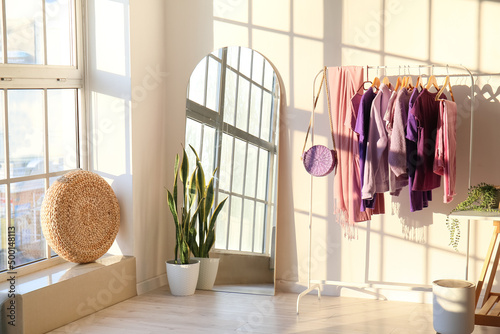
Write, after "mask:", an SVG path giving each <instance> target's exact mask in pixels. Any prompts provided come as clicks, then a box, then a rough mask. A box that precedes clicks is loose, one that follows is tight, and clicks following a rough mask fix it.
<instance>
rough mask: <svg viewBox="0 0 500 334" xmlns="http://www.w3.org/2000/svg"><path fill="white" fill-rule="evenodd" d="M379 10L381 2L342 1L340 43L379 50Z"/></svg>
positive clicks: (365, 0) (363, 0)
mask: <svg viewBox="0 0 500 334" xmlns="http://www.w3.org/2000/svg"><path fill="white" fill-rule="evenodd" d="M360 8H362V9H363V10H360ZM381 8H382V4H381V0H378V1H373V0H362V1H344V2H343V11H344V12H343V16H342V17H343V20H344V21H343V22H342V43H343V44H344V45H351V46H356V47H358V48H362V49H370V50H380V34H381V29H380V27H381V22H382V21H381V11H382V10H381ZM365 62H366V61H365Z"/></svg>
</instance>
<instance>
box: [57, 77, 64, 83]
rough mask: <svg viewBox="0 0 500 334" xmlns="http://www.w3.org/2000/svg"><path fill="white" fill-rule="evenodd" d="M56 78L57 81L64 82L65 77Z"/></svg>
mask: <svg viewBox="0 0 500 334" xmlns="http://www.w3.org/2000/svg"><path fill="white" fill-rule="evenodd" d="M56 80H57V81H59V82H66V78H57V79H56Z"/></svg>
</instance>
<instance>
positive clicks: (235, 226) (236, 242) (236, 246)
mask: <svg viewBox="0 0 500 334" xmlns="http://www.w3.org/2000/svg"><path fill="white" fill-rule="evenodd" d="M241 202H242V200H241V198H240V197H236V196H231V210H230V211H231V217H230V223H229V242H228V247H227V248H228V249H229V250H240V235H241V204H242V203H241Z"/></svg>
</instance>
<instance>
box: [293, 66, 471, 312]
mask: <svg viewBox="0 0 500 334" xmlns="http://www.w3.org/2000/svg"><path fill="white" fill-rule="evenodd" d="M365 68H366V76H367V80H369V77H368V74H369V73H368V72H369V71H370V70H375V69H376V70H380V69H383V70H384V72H385V73H384V74H385V75H386V76H387V70H391V71H392V70H399V73H398V74H392V76H394V75H400V74H401V70H403V71H404V72H405V73H404V74H403V75H413V76H415V75H421V76H423V77H425V76H428V75H427V74H425V73H424V74H422V73H420V72H421V70H422V69H430V72H431V74H430V75H434V76H435V77H446V76H449V77H450V78H452V77H464V78H470V81H471V84H470V87H471V93H470V94H471V104H470V115H471V122H470V141H469V180H468V187H469V188H470V186H471V176H472V144H473V138H474V136H473V131H474V76H473V74H472V72H471V71H470V70H469V69H468V68H467V67H465V66H463V65H427V64H426V65H408V66H406V65H405V66H383V65H376V66H369V65H368V66H366V67H365ZM438 68H439V69H446V72H447V73H446V74H434V69H438ZM450 68H455V69H462V70H464V71H465V72H467V73H463V74H460V73H452V74H449V69H450ZM415 69H418V71H419V73H418V74H416V73H410V72H411V70H415ZM322 71H323V70H321V71H319V72H318V74H316V76H315V77H314V81H313V100H314V94H315V92H314V87H315V84H316V79H317V78H318V75H319V74H321V73H322ZM311 141H312V145H314V132H311ZM309 191H310V196H309V197H310V200H309V245H308V258H307V266H308V267H307V289H306V290H304V291H302V292H301V293H300V294H299V295H298V297H297V314H299V305H300V300H301V298H302V297H303V296H305V295H306V294H308V293H309V292H311V291H313V290H315V289H316V290H317V291H318V299H321V291H320V286H321V285H334V286H339V287H346V288H357V289H361V288H375V289H377V288H385V289H387V288H391V289H393V290H410V289H411V290H412V291H415V290H417V289H418V288H420V290H421V291H431V288H430V287H429V286H419V285H411V286H410V285H408V286H401V285H391V284H372V283H349V282H341V281H328V280H312V279H311V244H312V233H311V232H312V217H313V214H312V204H313V200H312V197H313V176H312V175H311V176H310V188H309ZM469 232H470V220H468V222H467V254H466V267H465V279H466V280H467V279H468V275H469V274H468V273H469V234H470V233H469ZM366 261H368V259H366ZM366 292H367V293H371V292H368V291H366Z"/></svg>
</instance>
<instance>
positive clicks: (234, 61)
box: [227, 46, 240, 70]
mask: <svg viewBox="0 0 500 334" xmlns="http://www.w3.org/2000/svg"><path fill="white" fill-rule="evenodd" d="M239 53H240V48H239V47H238V46H231V47H228V48H227V64H228V65H229V66H231V67H232V68H234V69H235V70H237V69H238V57H239Z"/></svg>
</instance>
